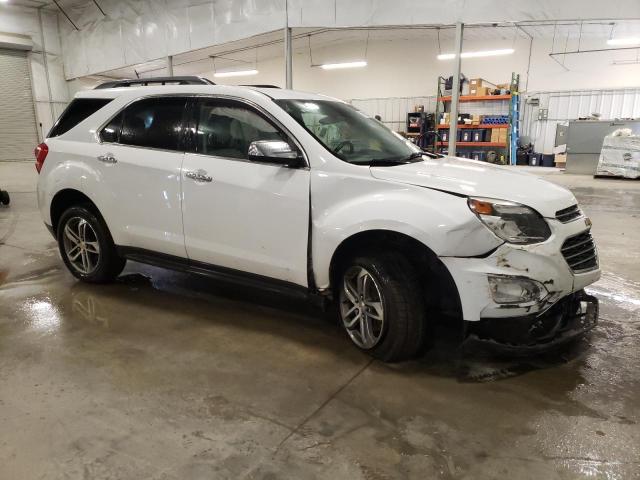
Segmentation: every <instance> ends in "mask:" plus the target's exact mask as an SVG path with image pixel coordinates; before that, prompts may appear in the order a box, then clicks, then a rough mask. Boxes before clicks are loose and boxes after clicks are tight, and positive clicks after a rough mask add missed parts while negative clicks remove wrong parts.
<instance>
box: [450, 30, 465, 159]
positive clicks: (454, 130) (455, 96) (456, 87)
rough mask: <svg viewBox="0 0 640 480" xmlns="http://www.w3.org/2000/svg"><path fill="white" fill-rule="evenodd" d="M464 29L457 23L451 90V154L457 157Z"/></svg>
mask: <svg viewBox="0 0 640 480" xmlns="http://www.w3.org/2000/svg"><path fill="white" fill-rule="evenodd" d="M463 31H464V24H463V23H462V22H457V23H456V48H455V51H454V52H453V53H454V55H455V58H454V59H453V62H454V63H453V91H452V92H451V115H450V117H449V118H450V121H449V149H448V150H449V155H451V156H452V157H455V155H456V138H457V135H458V103H459V97H460V69H461V67H462V58H460V54H461V53H462V32H463Z"/></svg>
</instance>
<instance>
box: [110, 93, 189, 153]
mask: <svg viewBox="0 0 640 480" xmlns="http://www.w3.org/2000/svg"><path fill="white" fill-rule="evenodd" d="M185 104H186V98H185V97H158V98H147V99H144V100H140V101H138V102H135V103H134V104H132V105H130V106H129V107H127V108H126V109H125V110H124V118H123V119H122V130H121V132H120V141H119V143H121V144H124V145H135V146H139V147H150V148H160V149H163V150H178V147H179V144H180V136H181V134H182V120H183V115H184V111H185Z"/></svg>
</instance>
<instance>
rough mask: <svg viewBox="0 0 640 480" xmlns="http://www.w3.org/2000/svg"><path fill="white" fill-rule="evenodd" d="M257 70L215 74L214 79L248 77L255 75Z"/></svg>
mask: <svg viewBox="0 0 640 480" xmlns="http://www.w3.org/2000/svg"><path fill="white" fill-rule="evenodd" d="M257 74H258V70H233V71H230V72H216V73H214V74H213V76H214V77H218V78H221V77H248V76H249V75H257Z"/></svg>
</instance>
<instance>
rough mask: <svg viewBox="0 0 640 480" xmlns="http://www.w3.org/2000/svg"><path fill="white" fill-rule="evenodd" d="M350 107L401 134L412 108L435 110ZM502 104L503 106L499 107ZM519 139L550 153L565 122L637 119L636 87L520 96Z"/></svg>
mask: <svg viewBox="0 0 640 480" xmlns="http://www.w3.org/2000/svg"><path fill="white" fill-rule="evenodd" d="M528 98H537V99H538V100H539V105H537V106H534V105H530V104H528V103H527V99H528ZM350 103H351V104H353V106H355V107H356V108H359V109H360V110H362V111H364V112H366V113H367V114H369V115H371V116H373V115H380V116H381V117H382V120H383V121H384V123H385V124H387V125H388V126H389V127H390V128H392V129H393V130H398V131H405V130H406V118H407V113H409V112H413V111H414V107H415V105H424V107H425V111H427V112H433V111H434V110H435V97H433V96H431V97H403V98H359V99H353V100H351V101H350ZM502 104H504V105H502ZM505 108H508V106H506V102H493V101H492V102H469V103H461V104H460V111H461V112H462V113H485V114H500V113H508V110H507V111H504V112H503V111H502V110H503V109H505ZM540 108H548V110H549V112H548V117H547V120H538V111H539V109H540ZM520 110H521V129H520V135H521V136H528V137H530V138H531V140H532V141H533V142H534V143H535V150H536V151H537V152H540V153H553V147H554V142H555V135H556V125H557V124H558V123H564V122H566V121H568V120H575V119H578V118H580V117H587V116H589V115H591V114H592V113H600V118H601V119H603V120H613V119H620V118H640V87H637V88H624V89H609V90H576V91H553V92H551V91H549V92H531V93H528V94H524V95H523V96H522V108H521V109H520Z"/></svg>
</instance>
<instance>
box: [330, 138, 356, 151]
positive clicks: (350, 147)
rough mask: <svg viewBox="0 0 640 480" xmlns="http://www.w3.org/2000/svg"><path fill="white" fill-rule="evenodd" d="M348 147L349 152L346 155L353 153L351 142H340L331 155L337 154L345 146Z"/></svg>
mask: <svg viewBox="0 0 640 480" xmlns="http://www.w3.org/2000/svg"><path fill="white" fill-rule="evenodd" d="M347 145H348V146H349V150H348V151H347V153H353V142H351V141H350V140H344V141H342V142H340V143H339V144H338V145H337V146H336V148H334V149H333V153H338V152H339V151H340V150H342V147H345V146H347Z"/></svg>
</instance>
